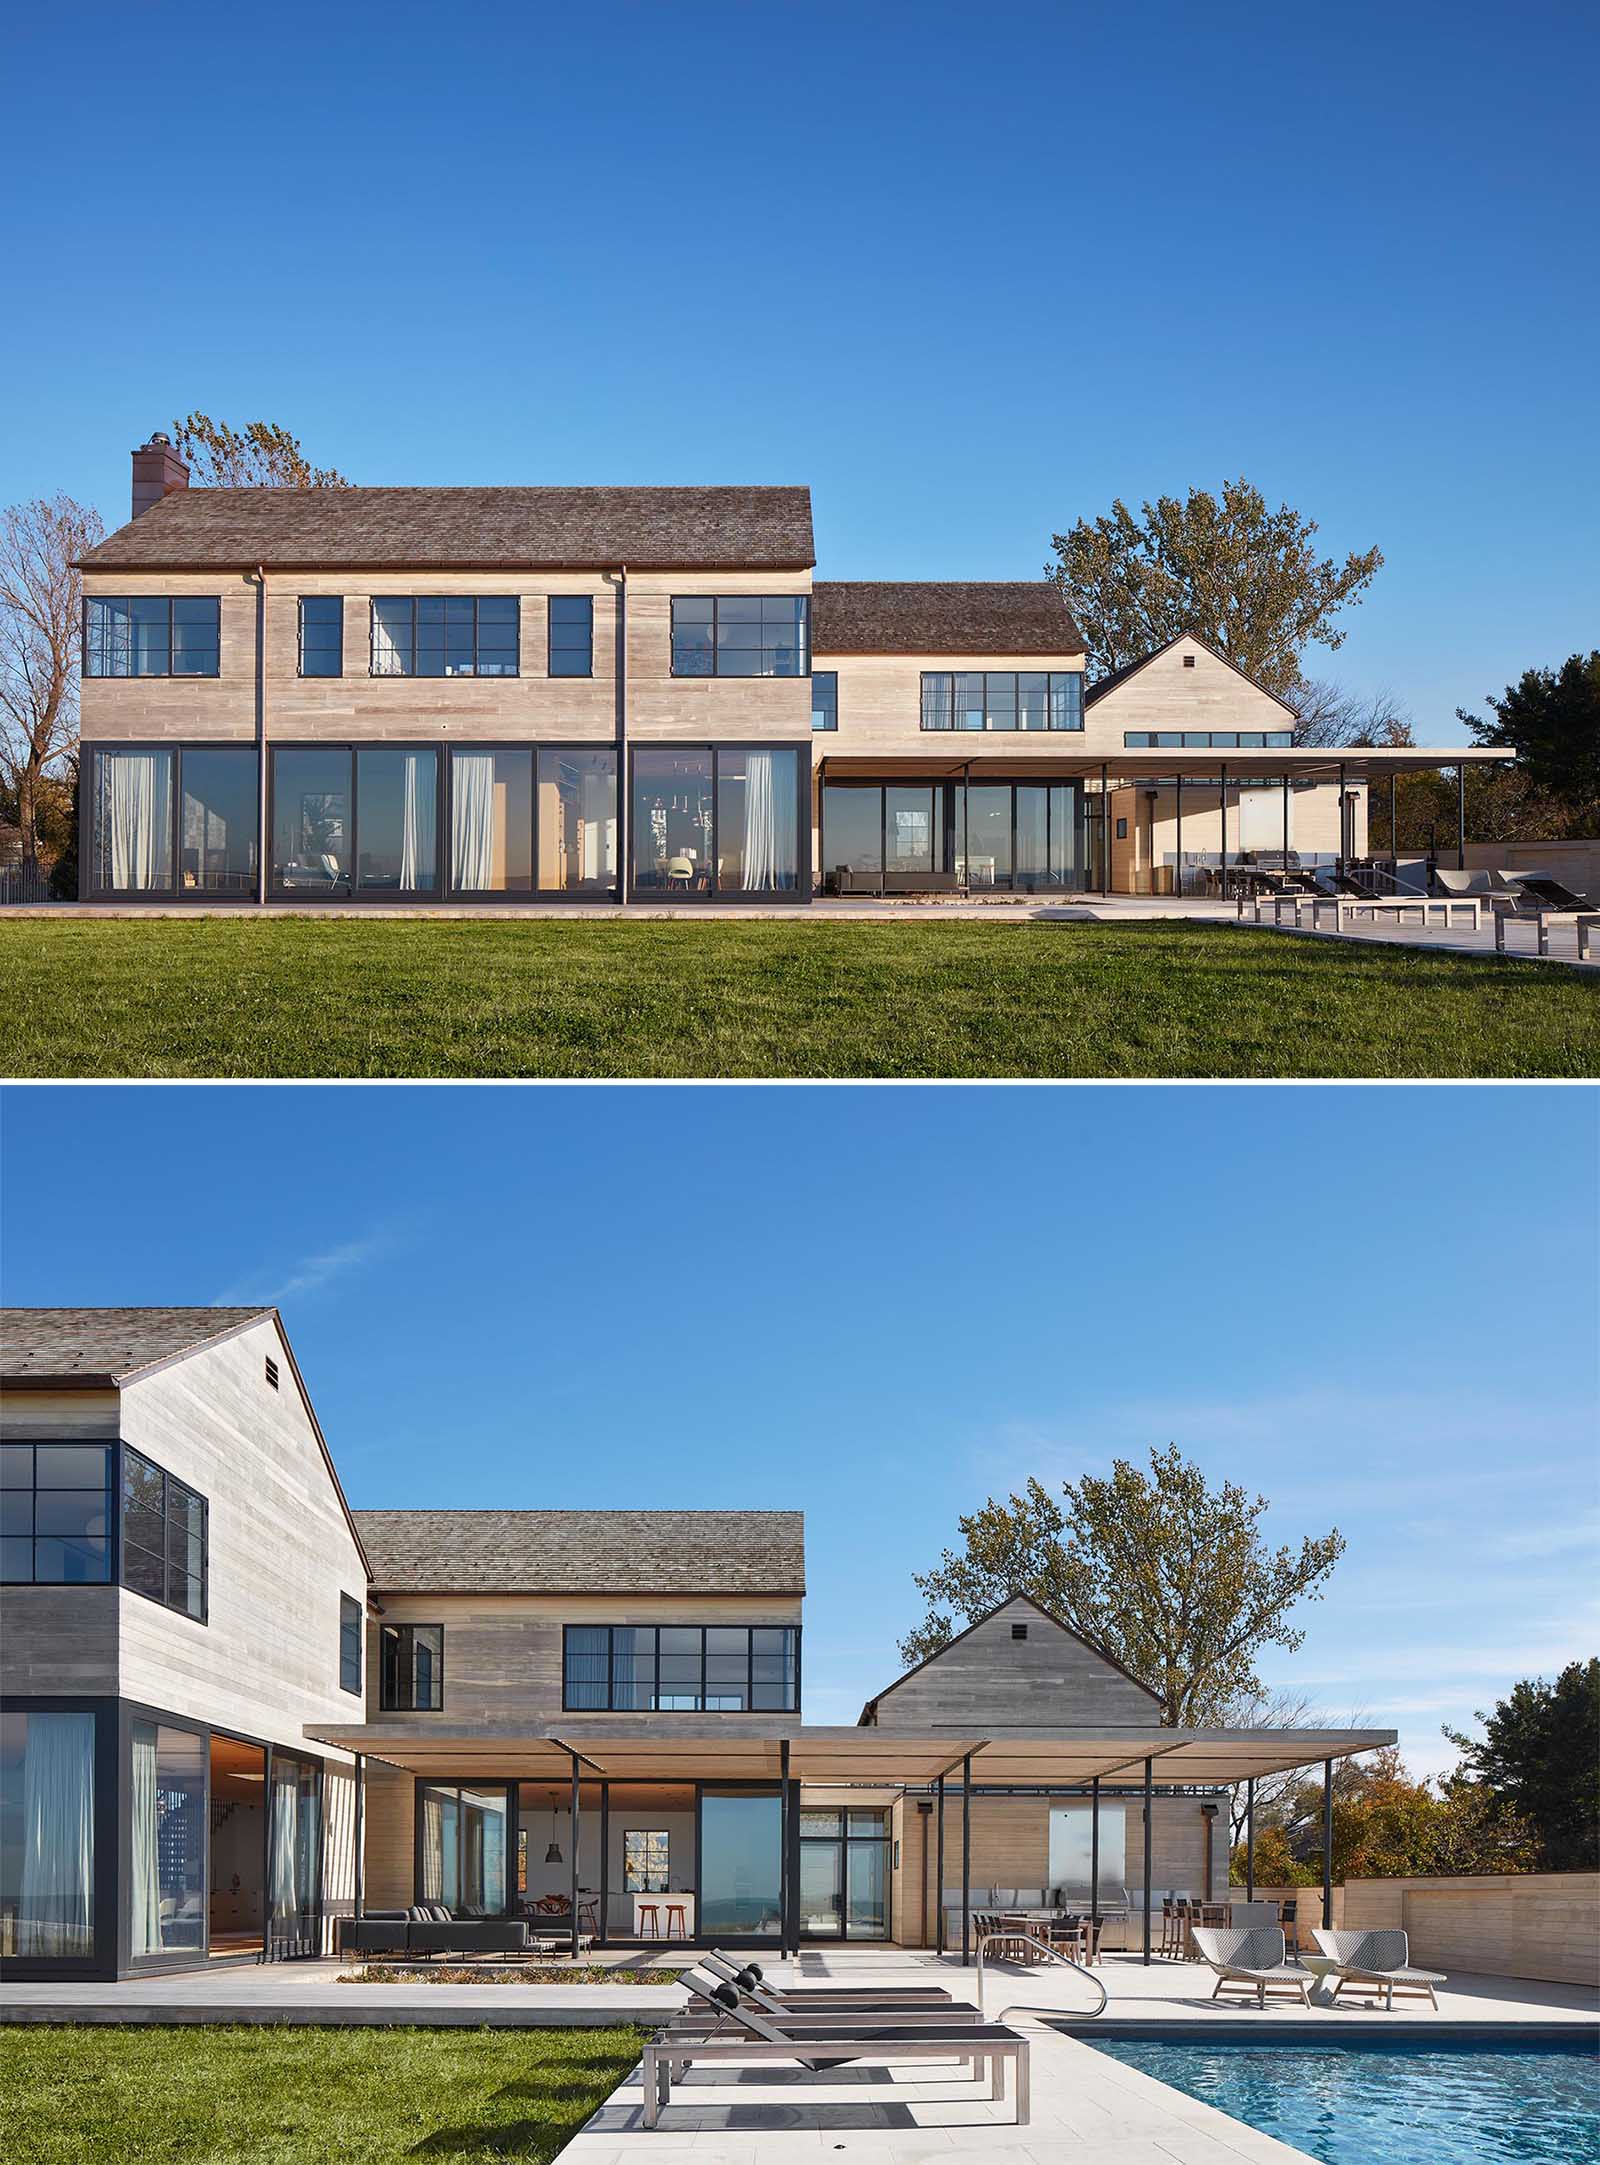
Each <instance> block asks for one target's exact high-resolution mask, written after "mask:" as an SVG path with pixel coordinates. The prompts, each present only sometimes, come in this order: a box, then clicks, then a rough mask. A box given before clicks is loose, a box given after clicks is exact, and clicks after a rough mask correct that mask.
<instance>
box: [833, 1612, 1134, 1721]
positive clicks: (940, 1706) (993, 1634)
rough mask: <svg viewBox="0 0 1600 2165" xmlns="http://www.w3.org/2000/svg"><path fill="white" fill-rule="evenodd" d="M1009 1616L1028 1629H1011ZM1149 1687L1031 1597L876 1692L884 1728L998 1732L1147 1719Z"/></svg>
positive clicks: (991, 1617)
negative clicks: (1019, 1632) (1023, 1633)
mask: <svg viewBox="0 0 1600 2165" xmlns="http://www.w3.org/2000/svg"><path fill="white" fill-rule="evenodd" d="M1013 1624H1020V1625H1025V1626H1026V1628H1027V1634H1028V1635H1027V1637H1026V1638H1025V1639H1015V1638H1013V1637H1012V1626H1013ZM1158 1719H1159V1713H1158V1709H1157V1704H1156V1701H1155V1700H1154V1698H1153V1697H1152V1696H1151V1694H1150V1693H1149V1692H1147V1691H1145V1690H1144V1689H1143V1688H1142V1686H1140V1685H1138V1684H1136V1683H1134V1681H1133V1680H1132V1678H1131V1677H1127V1676H1124V1675H1123V1673H1122V1671H1121V1670H1120V1669H1118V1668H1117V1667H1116V1666H1115V1664H1114V1663H1112V1662H1109V1661H1107V1660H1106V1658H1105V1656H1104V1655H1102V1654H1098V1653H1096V1651H1095V1650H1094V1648H1093V1647H1091V1646H1086V1645H1085V1644H1084V1642H1083V1641H1082V1640H1081V1639H1078V1638H1075V1637H1074V1636H1073V1634H1072V1633H1071V1632H1070V1631H1066V1630H1064V1629H1063V1628H1062V1626H1061V1625H1059V1624H1057V1623H1054V1622H1053V1621H1052V1620H1051V1619H1050V1618H1049V1617H1047V1616H1045V1615H1043V1614H1042V1613H1041V1612H1040V1611H1039V1610H1038V1609H1036V1608H1034V1607H1033V1605H1032V1603H1031V1602H1027V1601H1022V1600H1017V1601H1008V1602H1007V1603H1006V1604H1005V1606H1004V1607H1003V1608H1001V1609H997V1610H996V1611H995V1613H994V1615H993V1616H990V1617H987V1618H985V1620H984V1621H983V1622H982V1623H981V1624H978V1625H976V1626H975V1627H974V1628H973V1629H972V1630H970V1631H968V1632H965V1633H964V1634H963V1635H962V1636H961V1637H959V1638H957V1639H955V1640H953V1641H952V1642H951V1644H950V1645H949V1646H947V1647H946V1648H945V1649H944V1650H943V1652H942V1653H939V1654H936V1655H935V1656H934V1657H933V1659H932V1660H931V1661H928V1662H925V1663H924V1664H923V1666H922V1667H921V1668H920V1669H917V1670H914V1671H913V1672H912V1674H911V1675H910V1676H908V1677H906V1678H904V1679H903V1680H902V1681H901V1682H899V1683H897V1684H895V1685H892V1686H891V1687H890V1688H889V1689H887V1690H886V1691H884V1692H882V1693H880V1694H879V1697H878V1701H877V1716H876V1726H877V1727H878V1728H880V1729H902V1730H919V1731H922V1732H924V1733H926V1732H927V1731H928V1730H930V1729H957V1730H961V1731H963V1732H964V1733H965V1734H967V1735H970V1736H993V1735H995V1734H996V1733H997V1732H998V1731H1003V1730H1005V1729H1008V1728H1011V1729H1015V1728H1026V1729H1049V1728H1053V1727H1056V1726H1058V1725H1061V1726H1065V1725H1066V1724H1068V1723H1072V1724H1077V1725H1082V1724H1084V1723H1088V1722H1106V1723H1109V1724H1111V1725H1112V1726H1113V1727H1121V1726H1129V1727H1138V1726H1141V1725H1142V1726H1144V1727H1148V1726H1149V1725H1150V1724H1151V1723H1152V1722H1153V1721H1156V1720H1158Z"/></svg>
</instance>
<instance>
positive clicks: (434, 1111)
mask: <svg viewBox="0 0 1600 2165" xmlns="http://www.w3.org/2000/svg"><path fill="white" fill-rule="evenodd" d="M0 1122H3V1137H0V1140H3V1145H4V1184H3V1195H0V1284H3V1291H4V1297H5V1299H6V1301H7V1302H9V1303H44V1304H47V1305H68V1304H76V1303H87V1304H98V1303H112V1304H115V1303H124V1302H126V1303H141V1302H190V1301H193V1302H210V1301H225V1302H241V1301H256V1300H260V1301H263V1302H266V1301H277V1302H278V1303H279V1304H280V1305H281V1306H282V1308H283V1310H284V1314H285V1317H286V1320H287V1323H288V1328H289V1332H290V1335H291V1338H292V1341H293V1344H294V1346H295V1349H296V1352H297V1354H298V1357H299V1359H300V1362H301V1365H302V1367H303V1369H304V1372H305V1375H306V1378H307V1381H308V1383H309V1386H310V1389H311V1391H312V1394H313V1397H314V1399H315V1401H316V1404H317V1406H318V1409H319V1411H320V1414H321V1416H322V1420H323V1423H324V1426H325V1429H326V1431H327V1434H328V1437H329V1441H330V1443H331V1446H332V1449H333V1452H334V1456H335V1458H336V1460H337V1463H338V1465H339V1467H340V1470H341V1473H342V1476H343V1479H344V1482H345V1485H346V1489H347V1491H348V1493H349V1496H350V1499H351V1501H352V1503H354V1504H356V1505H358V1506H360V1505H403V1506H419V1505H428V1504H434V1505H446V1504H450V1505H457V1506H471V1505H522V1506H538V1507H547V1508H569V1509H582V1508H584V1507H586V1506H589V1507H604V1508H611V1509H624V1510H625V1509H628V1508H630V1507H635V1506H637V1507H641V1508H645V1507H660V1508H672V1507H689V1506H702V1507H703V1506H723V1507H733V1506H743V1507H788V1508H796V1507H797V1508H801V1509H803V1510H804V1511H805V1513H806V1520H807V1535H808V1546H809V1570H810V1586H811V1591H810V1598H809V1602H808V1609H807V1642H806V1684H807V1690H806V1714H807V1718H808V1719H810V1720H814V1721H819V1720H820V1721H828V1720H853V1719H854V1718H855V1715H856V1714H857V1713H858V1712H859V1709H860V1705H861V1702H862V1700H863V1699H864V1698H865V1697H866V1696H867V1695H868V1694H869V1693H870V1692H871V1691H872V1690H873V1689H875V1688H876V1687H879V1686H881V1685H882V1684H884V1683H886V1682H888V1681H889V1680H890V1679H891V1678H892V1677H893V1676H894V1675H896V1674H897V1673H898V1670H899V1667H900V1664H899V1662H898V1660H897V1657H896V1651H895V1642H896V1640H897V1638H898V1637H899V1636H900V1635H901V1634H902V1633H903V1632H904V1631H905V1630H906V1629H907V1628H908V1627H909V1626H910V1625H911V1624H912V1623H914V1622H915V1621H916V1619H917V1617H918V1615H919V1614H920V1607H919V1603H918V1601H917V1598H916V1595H915V1590H914V1589H913V1587H912V1584H911V1574H912V1572H913V1571H915V1570H917V1569H920V1568H924V1567H925V1566H926V1565H927V1564H928V1563H930V1562H931V1561H933V1560H934V1559H935V1558H936V1557H937V1556H938V1553H939V1551H940V1549H941V1548H942V1547H943V1546H944V1545H945V1543H946V1542H947V1541H949V1540H951V1539H952V1538H953V1537H954V1534H955V1522H956V1517H957V1514H958V1513H959V1512H961V1511H963V1510H969V1509H972V1508H975V1507H976V1506H977V1505H978V1504H979V1503H981V1502H982V1501H983V1499H984V1498H985V1497H986V1496H988V1495H989V1494H990V1493H991V1492H993V1491H1001V1492H1004V1491H1005V1490H1007V1489H1008V1488H1009V1487H1011V1486H1015V1485H1020V1484H1021V1482H1022V1481H1023V1480H1025V1479H1026V1477H1027V1476H1028V1474H1029V1473H1037V1474H1038V1475H1039V1476H1040V1477H1041V1478H1043V1479H1045V1480H1047V1481H1049V1482H1052V1483H1054V1482H1059V1481H1060V1480H1062V1479H1065V1478H1068V1477H1072V1476H1075V1475H1077V1474H1078V1473H1081V1472H1082V1471H1084V1470H1086V1469H1103V1468H1105V1467H1106V1466H1107V1465H1108V1464H1109V1462H1110V1460H1111V1458H1112V1457H1113V1456H1114V1455H1116V1454H1119V1453H1121V1454H1126V1455H1133V1456H1136V1457H1143V1456H1144V1454H1145V1453H1147V1451H1148V1449H1149V1448H1150V1447H1151V1446H1152V1445H1159V1444H1165V1443H1166V1442H1168V1441H1169V1440H1173V1441H1176V1442H1177V1443H1179V1444H1180V1445H1182V1447H1183V1448H1184V1450H1185V1451H1186V1452H1188V1453H1189V1454H1190V1455H1192V1456H1194V1457H1196V1458H1198V1459H1199V1460H1200V1461H1201V1463H1202V1464H1203V1465H1204V1467H1205V1468H1206V1470H1207V1472H1208V1474H1209V1475H1210V1476H1211V1478H1212V1479H1213V1480H1219V1479H1221V1478H1223V1477H1224V1476H1226V1477H1230V1478H1233V1479H1237V1480H1238V1481H1240V1482H1242V1483H1243V1484H1245V1485H1246V1486H1247V1487H1248V1488H1250V1489H1251V1490H1252V1491H1254V1490H1256V1489H1260V1490H1261V1491H1263V1492H1264V1493H1265V1494H1266V1495H1267V1496H1269V1497H1270V1498H1271V1499H1272V1504H1273V1510H1272V1513H1271V1526H1272V1529H1273V1531H1274V1534H1275V1537H1276V1538H1279V1539H1282V1540H1286V1541H1292V1542H1297V1541H1298V1540H1299V1538H1300V1537H1301V1535H1303V1534H1305V1533H1320V1532H1323V1531H1325V1530H1326V1529H1327V1528H1328V1527H1329V1526H1331V1525H1335V1524H1336V1525H1338V1526H1339V1527H1340V1528H1341V1529H1342V1530H1343V1532H1344V1533H1345V1535H1346V1537H1347V1539H1348V1542H1349V1548H1348V1551H1347V1554H1346V1556H1345V1558H1344V1560H1343V1562H1342V1563H1341V1564H1340V1566H1339V1568H1338V1571H1337V1573H1336V1574H1335V1578H1334V1581H1333V1584H1332V1588H1331V1591H1330V1593H1329V1595H1328V1597H1327V1599H1326V1600H1325V1601H1323V1602H1322V1603H1321V1604H1320V1605H1316V1606H1312V1607H1309V1608H1307V1609H1306V1610H1305V1611H1304V1621H1305V1623H1306V1625H1307V1627H1308V1629H1307V1639H1306V1643H1305V1646H1304V1647H1303V1648H1302V1650H1301V1651H1300V1652H1299V1654H1297V1655H1294V1656H1276V1655H1275V1656H1273V1657H1272V1658H1271V1659H1270V1660H1269V1662H1268V1663H1267V1665H1266V1674H1267V1676H1268V1678H1269V1680H1270V1681H1272V1682H1274V1683H1278V1684H1284V1685H1293V1686H1295V1687H1296V1688H1298V1689H1300V1690H1303V1691H1304V1692H1305V1693H1307V1694H1308V1695H1309V1696H1310V1697H1311V1698H1312V1699H1313V1700H1314V1702H1315V1703H1316V1704H1317V1705H1318V1706H1319V1707H1320V1708H1322V1709H1323V1710H1325V1711H1326V1712H1327V1713H1328V1715H1330V1716H1331V1717H1332V1718H1334V1719H1336V1720H1346V1719H1349V1718H1351V1717H1353V1716H1354V1717H1360V1718H1362V1719H1365V1720H1369V1721H1372V1722H1377V1723H1392V1724H1393V1725H1394V1726H1396V1727H1397V1728H1399V1729H1400V1730H1401V1732H1402V1735H1403V1739H1404V1742H1405V1745H1406V1748H1407V1750H1408V1752H1409V1754H1410V1756H1411V1758H1412V1761H1413V1764H1414V1765H1415V1766H1417V1767H1419V1768H1429V1769H1432V1768H1436V1767H1438V1766H1440V1765H1443V1764H1448V1763H1449V1762H1450V1761H1451V1759H1452V1756H1453V1755H1452V1754H1451V1752H1450V1749H1449V1747H1448V1746H1446V1745H1445V1744H1444V1743H1443V1742H1442V1740H1441V1739H1440V1736H1439V1725H1440V1723H1441V1721H1445V1720H1448V1721H1450V1722H1452V1723H1453V1724H1456V1725H1458V1726H1459V1725H1461V1724H1462V1723H1464V1722H1467V1721H1468V1720H1469V1719H1470V1716H1471V1714H1472V1712H1473V1709H1474V1708H1475V1707H1481V1706H1487V1705H1489V1704H1492V1702H1493V1700H1494V1699H1495V1698H1496V1697H1498V1696H1499V1695H1501V1694H1502V1693H1503V1692H1504V1691H1505V1689H1506V1688H1507V1687H1508V1686H1509V1685H1510V1684H1511V1683H1512V1682H1513V1681H1514V1680H1515V1679H1516V1678H1517V1677H1519V1676H1523V1675H1527V1674H1531V1673H1536V1672H1543V1673H1545V1674H1552V1673H1554V1671H1555V1670H1556V1668H1558V1667H1559V1666H1560V1665H1561V1663H1563V1662H1564V1661H1566V1660H1569V1659H1572V1658H1574V1657H1578V1656H1586V1655H1588V1654H1590V1653H1592V1652H1594V1651H1595V1648H1596V1622H1597V1619H1596V1615H1595V1601H1594V1587H1595V1583H1596V1572H1595V1563H1596V1556H1597V1550H1600V1532H1597V1518H1596V1454H1595V1433H1596V1421H1595V1414H1596V1403H1597V1397H1596V1394H1597V1377H1596V1332H1595V1324H1594V1319H1595V1314H1596V1298H1597V1291H1600V1288H1597V1286H1596V1242H1595V1199H1596V1192H1597V1177H1600V1163H1597V1119H1596V1106H1595V1100H1594V1096H1593V1094H1592V1093H1591V1092H1588V1091H1578V1090H1572V1091H1564V1090H1560V1089H1555V1088H1547V1089H1541V1090H1539V1091H1537V1092H1535V1091H1533V1090H1531V1089H1522V1088H1509V1089H1476V1088H1471V1089H1447V1088H1441V1089H1406V1088H1397V1089H1373V1088H1365V1089H1353V1088H1347V1089H1338V1088H1334V1089H1323V1088H1312V1089H1293V1088H1275V1089H1254V1088H1245V1087H1235V1088H1221V1089H1213V1088H1193V1089H1141V1088H1137V1087H1132V1086H1122V1087H1112V1088H1107V1089H1101V1088H1083V1089H1071V1088H1060V1089H1043V1088H1022V1089H1006V1088H945V1087H930V1088H906V1087H902V1088H894V1089H871V1088H837V1089H816V1088H784V1087H777V1086H771V1087H766V1088H741V1087H726V1088H717V1087H711V1088H705V1087H702V1088H692V1089H691V1088H682V1089H679V1088H673V1087H670V1086H657V1087H653V1088H643V1089H640V1088H628V1087H626V1086H619V1087H607V1086H588V1087H585V1086H578V1087H551V1088H537V1087H528V1086H521V1087H519V1086H511V1087H507V1088H495V1087H489V1086H472V1087H469V1088H464V1089H460V1088H458V1089H452V1088H440V1089H427V1088H412V1087H406V1086H396V1087H392V1088H390V1087H377V1086H373V1087H364V1088H361V1089H353V1088H338V1087H334V1088H319V1087H307V1088H298V1087H288V1086H277V1087H265V1088H261V1087H254V1086H246V1087H239V1088H233V1087H210V1088H187V1089H186V1088H180V1087H161V1086H155V1087H148V1088H126V1087H121V1088H109V1089H107V1088H101V1089H95V1088H75V1087H66V1086H51V1087H49V1088H48V1089H46V1090H43V1091H40V1090H29V1089H26V1088H19V1087H17V1086H12V1087H11V1088H10V1089H8V1090H7V1091H5V1092H4V1094H3V1096H0Z"/></svg>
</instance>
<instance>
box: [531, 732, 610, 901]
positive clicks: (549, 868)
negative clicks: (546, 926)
mask: <svg viewBox="0 0 1600 2165" xmlns="http://www.w3.org/2000/svg"><path fill="white" fill-rule="evenodd" d="M538 835H539V891H540V893H541V894H563V895H573V894H588V895H602V894H611V893H614V892H615V890H616V885H617V755H616V753H615V752H581V751H562V750H558V749H556V748H555V747H553V746H550V745H542V746H541V747H540V750H539V805H538Z"/></svg>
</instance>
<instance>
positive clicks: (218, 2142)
mask: <svg viewBox="0 0 1600 2165" xmlns="http://www.w3.org/2000/svg"><path fill="white" fill-rule="evenodd" d="M642 2038H643V2032H642V2031H638V2030H633V2029H624V2028H618V2029H604V2030H401V2029H396V2030H390V2029H348V2030H329V2029H298V2028H288V2027H285V2028H278V2027H260V2028H249V2027H240V2028H232V2029H222V2028H209V2027H200V2026H189V2025H184V2026H180V2027H176V2028H171V2029H153V2028H151V2029H146V2028H131V2027H130V2028H120V2027H114V2026H106V2027H99V2026H96V2027H93V2028H87V2027H86V2028H54V2027H51V2028H45V2027H34V2026H33V2025H31V2024H23V2025H19V2026H17V2027H15V2028H11V2029H5V2030H0V2155H3V2156H4V2157H5V2158H6V2159H7V2161H8V2165H134V2161H135V2160H136V2161H137V2165H311V2161H312V2160H320V2159H338V2160H339V2165H391V2161H392V2160H398V2159H402V2158H404V2159H408V2160H414V2159H424V2160H427V2161H429V2165H451V2161H453V2160H460V2161H465V2160H479V2159H485V2158H528V2159H537V2160H540V2161H546V2160H548V2159H550V2158H553V2157H554V2156H555V2154H556V2152H557V2151H558V2150H559V2149H560V2148H561V2147H562V2145H563V2144H564V2143H565V2142H566V2141H567V2140H568V2139H569V2138H570V2137H571V2136H572V2135H574V2134H576V2133H577V2131H578V2129H579V2128H580V2127H581V2126H582V2124H583V2122H584V2121H585V2120H586V2119H587V2118H588V2117H589V2115H590V2113H591V2112H593V2111H594V2109H595V2107H596V2106H597V2105H598V2104H600V2103H601V2102H602V2100H603V2099H605V2098H606V2097H607V2096H609V2095H610V2093H611V2091H612V2090H614V2089H615V2088H616V2086H617V2084H618V2083H619V2082H620V2081H621V2080H622V2078H623V2076H624V2075H625V2074H626V2073H627V2072H628V2070H629V2068H630V2067H632V2065H633V2064H634V2061H635V2060H636V2059H637V2058H638V2054H639V2046H640V2043H641V2041H642Z"/></svg>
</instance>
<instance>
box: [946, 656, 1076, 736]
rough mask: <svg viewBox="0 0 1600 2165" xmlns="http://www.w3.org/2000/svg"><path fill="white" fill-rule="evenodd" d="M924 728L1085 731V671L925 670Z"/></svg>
mask: <svg viewBox="0 0 1600 2165" xmlns="http://www.w3.org/2000/svg"><path fill="white" fill-rule="evenodd" d="M922 726H923V728H924V729H962V730H973V729H1000V730H1014V729H1081V728H1082V727H1083V672H1082V671H1081V670H1077V669H1074V670H1060V671H1056V670H1043V669H1021V670H1017V669H987V670H985V669H925V670H924V671H923V673H922Z"/></svg>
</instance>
